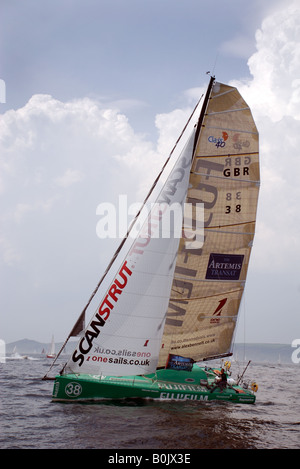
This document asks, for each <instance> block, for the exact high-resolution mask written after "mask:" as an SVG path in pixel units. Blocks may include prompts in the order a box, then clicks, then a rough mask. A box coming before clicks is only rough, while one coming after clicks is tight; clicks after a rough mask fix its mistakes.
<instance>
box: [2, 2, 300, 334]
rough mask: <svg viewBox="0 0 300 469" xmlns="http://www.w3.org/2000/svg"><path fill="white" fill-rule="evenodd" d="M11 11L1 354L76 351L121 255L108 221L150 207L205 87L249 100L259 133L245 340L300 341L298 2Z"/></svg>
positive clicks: (12, 7)
mask: <svg viewBox="0 0 300 469" xmlns="http://www.w3.org/2000/svg"><path fill="white" fill-rule="evenodd" d="M0 11H1V14H0V78H1V79H2V80H3V81H2V82H1V85H2V87H1V90H0V100H1V101H2V103H0V113H1V116H0V204H1V210H0V218H1V220H0V269H1V270H0V272H1V273H0V275H1V297H0V320H1V323H0V338H1V339H3V340H5V341H6V342H11V341H14V340H19V339H22V338H25V337H26V338H30V339H35V340H39V341H44V342H49V341H50V338H51V335H52V334H54V335H55V339H56V341H62V340H64V339H65V337H66V336H67V334H68V333H69V331H70V330H71V328H72V326H73V324H74V322H75V320H76V319H77V317H78V315H79V314H80V312H81V310H82V308H83V307H84V305H85V303H86V302H87V300H88V298H89V296H90V294H91V293H92V291H93V289H94V287H95V286H96V284H97V283H98V280H99V278H100V276H101V275H102V272H103V270H104V269H105V267H106V265H107V263H108V262H109V260H110V257H111V255H112V253H113V252H114V249H115V247H116V246H117V243H118V240H116V239H100V238H99V237H98V236H97V233H96V226H97V222H98V221H99V216H98V215H97V213H96V210H97V207H98V205H99V204H101V203H103V202H111V203H114V204H117V203H118V196H119V194H126V195H127V196H128V203H129V204H130V203H133V202H135V201H141V200H142V199H143V196H144V195H145V193H146V191H147V189H148V188H149V185H150V184H151V182H152V178H154V177H155V176H156V175H157V173H158V171H159V170H160V168H161V166H162V164H163V161H164V159H165V158H166V157H167V155H168V153H169V151H170V150H171V148H172V146H173V143H174V142H175V140H176V139H177V137H178V134H179V132H180V131H181V129H182V127H183V125H184V122H185V119H186V117H187V116H188V115H189V112H190V111H191V109H192V108H193V107H194V105H195V103H196V101H197V100H198V98H199V96H200V95H201V93H202V92H203V91H204V89H205V87H206V85H207V83H208V78H207V75H206V72H207V71H211V72H213V73H214V74H215V75H216V78H217V80H218V81H223V82H226V83H229V84H234V85H235V86H237V87H238V88H239V90H240V92H241V93H242V94H243V96H244V98H245V99H246V101H247V102H248V104H249V105H250V107H251V109H252V111H253V115H254V117H255V119H256V123H257V127H258V129H259V132H260V148H261V178H262V183H261V192H260V198H259V209H258V221H257V231H256V239H255V244H254V249H253V252H252V258H251V263H250V269H249V277H248V284H247V287H246V291H245V295H244V300H243V303H242V308H241V318H240V321H239V327H238V333H237V340H238V341H244V340H246V341H247V342H269V343H291V342H292V341H293V340H294V339H296V338H299V337H300V309H299V301H300V272H299V265H300V208H299V202H300V160H299V157H298V156H299V149H298V144H297V141H298V138H299V131H300V128H299V121H300V5H299V2H298V1H297V0H295V1H292V0H252V1H251V2H249V1H248V0H247V1H246V0H230V1H227V2H224V0H214V2H207V1H202V0H184V1H182V0H84V1H83V0H59V1H58V0H51V1H50V0H43V2H41V1H39V0H24V1H22V2H20V1H16V0H2V2H1V7H0ZM4 83H5V86H6V93H5V99H4V86H3V84H4ZM3 101H5V102H3Z"/></svg>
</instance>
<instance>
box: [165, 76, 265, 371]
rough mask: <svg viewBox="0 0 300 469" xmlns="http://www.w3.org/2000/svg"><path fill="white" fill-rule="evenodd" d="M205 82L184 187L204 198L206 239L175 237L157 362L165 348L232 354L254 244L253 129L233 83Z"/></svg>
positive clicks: (196, 355)
mask: <svg viewBox="0 0 300 469" xmlns="http://www.w3.org/2000/svg"><path fill="white" fill-rule="evenodd" d="M209 88H211V89H209V90H208V95H207V107H206V108H204V109H203V119H202V121H201V122H200V125H201V128H200V129H199V131H200V135H199V138H198V140H197V141H196V144H195V154H194V158H193V164H192V168H191V173H190V185H189V189H188V193H187V202H189V203H192V204H197V203H203V204H204V240H203V245H202V246H199V247H198V246H197V243H195V245H193V243H189V244H188V243H186V240H185V239H184V238H182V239H181V240H180V245H179V250H178V256H177V262H176V267H175V275H174V280H173V285H172V291H171V298H170V302H169V307H168V312H167V318H166V323H165V328H164V335H163V340H162V348H161V352H160V357H159V366H165V364H166V360H167V358H168V354H169V353H171V354H176V355H179V356H185V357H186V356H187V357H191V358H192V359H193V360H194V361H200V360H204V359H207V358H213V357H219V356H226V355H230V354H231V350H232V342H233V337H234V331H235V327H236V324H237V317H238V311H239V306H240V301H241V297H242V294H243V291H244V286H245V280H246V274H247V269H248V264H249V257H250V252H251V247H252V243H253V237H254V230H255V220H256V208H257V199H258V192H259V162H258V132H257V129H256V126H255V123H254V120H253V117H252V114H251V111H250V109H249V107H248V105H247V104H246V102H245V101H244V99H243V98H242V97H241V95H240V93H239V92H238V91H237V89H236V88H233V87H231V86H227V85H224V84H221V83H217V82H216V83H214V84H213V80H211V83H210V87H209ZM204 106H205V104H204Z"/></svg>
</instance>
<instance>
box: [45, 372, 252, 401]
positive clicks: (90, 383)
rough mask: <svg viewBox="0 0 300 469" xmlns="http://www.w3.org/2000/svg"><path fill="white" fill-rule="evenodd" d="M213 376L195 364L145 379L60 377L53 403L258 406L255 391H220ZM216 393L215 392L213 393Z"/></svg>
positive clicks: (135, 377)
mask: <svg viewBox="0 0 300 469" xmlns="http://www.w3.org/2000/svg"><path fill="white" fill-rule="evenodd" d="M214 378H215V375H214V374H213V373H208V372H207V371H204V369H203V368H200V367H198V366H197V365H194V367H193V370H192V371H191V372H189V371H174V370H165V369H164V370H157V371H156V373H152V374H148V375H143V376H124V377H115V376H93V375H75V374H67V375H62V376H56V378H55V382H54V386H53V395H52V400H53V401H60V402H64V401H68V402H70V401H73V402H74V401H76V402H86V401H101V400H103V399H113V400H115V399H137V398H140V399H151V400H160V401H164V400H174V401H185V400H187V401H213V400H214V401H229V402H234V403H239V404H254V402H255V395H254V394H253V393H252V391H249V390H246V389H243V388H242V387H240V386H236V385H234V386H232V387H227V388H226V389H224V390H223V392H221V391H220V389H219V388H217V389H216V390H213V388H214V383H213V381H214ZM212 390H213V392H211V391H212Z"/></svg>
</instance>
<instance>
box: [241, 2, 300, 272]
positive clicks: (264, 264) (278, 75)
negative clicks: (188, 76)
mask: <svg viewBox="0 0 300 469" xmlns="http://www.w3.org/2000/svg"><path fill="white" fill-rule="evenodd" d="M256 48H257V51H256V52H255V53H254V54H253V55H252V56H251V57H250V59H249V61H248V65H249V69H250V72H251V74H252V79H250V80H248V81H247V82H242V83H241V82H239V81H235V82H232V84H233V85H235V86H237V87H238V88H239V90H240V91H241V93H242V95H243V96H244V97H245V99H246V101H247V102H248V104H249V105H250V106H251V109H252V112H253V114H254V117H255V120H256V123H257V127H258V130H259V132H260V152H261V192H260V199H259V209H258V224H257V237H256V241H255V246H256V250H258V251H256V252H258V255H256V256H255V265H256V266H257V267H259V269H260V270H262V271H265V272H268V273H269V272H271V271H272V270H274V269H279V268H281V269H282V268H287V266H288V265H289V263H290V260H291V259H292V258H293V259H294V260H295V259H296V258H297V262H299V261H300V258H299V253H300V249H299V247H300V246H299V234H300V215H299V199H300V186H299V174H300V160H299V158H298V144H297V139H298V137H297V136H298V135H299V131H300V111H299V110H300V88H299V87H300V80H299V76H300V6H299V3H298V2H294V1H293V2H287V3H286V4H284V6H282V7H281V8H280V9H279V10H277V11H275V12H273V13H272V14H270V15H269V16H268V17H267V18H266V19H265V20H264V21H263V23H262V26H261V28H260V29H259V30H258V31H257V32H256Z"/></svg>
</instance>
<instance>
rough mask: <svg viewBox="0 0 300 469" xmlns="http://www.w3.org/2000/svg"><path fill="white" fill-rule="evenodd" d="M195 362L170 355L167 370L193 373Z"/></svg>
mask: <svg viewBox="0 0 300 469" xmlns="http://www.w3.org/2000/svg"><path fill="white" fill-rule="evenodd" d="M193 363H194V360H193V359H192V358H187V357H181V356H180V355H173V354H172V353H170V354H169V356H168V360H167V363H166V368H167V369H171V370H185V371H192V368H193Z"/></svg>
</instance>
